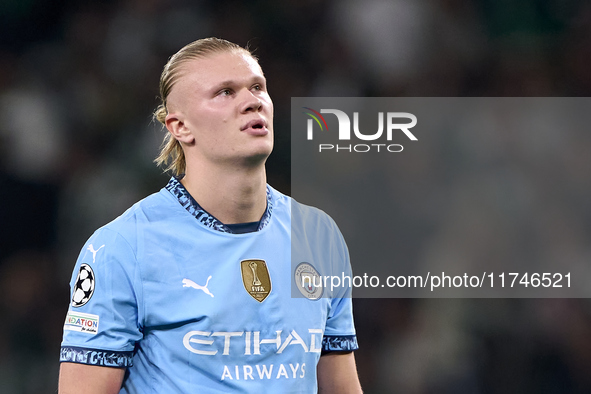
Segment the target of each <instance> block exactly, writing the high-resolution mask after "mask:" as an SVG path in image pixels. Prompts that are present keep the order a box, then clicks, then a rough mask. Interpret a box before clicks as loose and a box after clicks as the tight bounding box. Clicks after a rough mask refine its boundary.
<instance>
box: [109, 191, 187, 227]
mask: <svg viewBox="0 0 591 394" xmlns="http://www.w3.org/2000/svg"><path fill="white" fill-rule="evenodd" d="M177 205H178V204H174V199H173V198H172V196H171V195H170V193H168V191H167V190H166V189H161V190H160V191H158V192H156V193H153V194H151V195H149V196H147V197H145V198H143V199H141V200H139V201H138V202H136V203H135V204H133V205H132V206H131V207H129V208H128V209H127V210H126V211H125V212H123V213H122V214H121V215H120V216H118V217H117V218H115V219H114V220H112V221H111V222H109V223H107V224H105V225H104V226H102V227H101V228H100V229H99V231H100V230H103V229H104V230H111V231H114V232H117V233H120V234H122V235H126V234H130V233H131V234H133V233H135V232H136V231H137V227H138V226H144V225H149V224H153V223H158V222H160V221H162V220H166V219H167V218H170V217H171V214H173V213H174V212H175V211H176V208H177Z"/></svg>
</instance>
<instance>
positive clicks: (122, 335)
mask: <svg viewBox="0 0 591 394" xmlns="http://www.w3.org/2000/svg"><path fill="white" fill-rule="evenodd" d="M140 279H141V275H140V272H139V269H138V264H137V261H136V255H135V253H134V249H133V247H132V246H131V245H130V243H129V242H128V241H127V240H126V239H125V238H123V236H121V235H120V234H119V233H118V232H116V231H113V230H111V229H108V228H102V229H99V230H97V232H96V233H95V234H94V235H93V236H92V237H91V238H90V239H89V240H88V242H87V243H86V244H85V245H84V247H83V248H82V251H81V252H80V255H79V257H78V261H77V262H76V266H75V268H74V272H73V274H72V279H71V281H70V296H71V298H70V305H69V308H68V313H67V315H66V320H65V322H64V335H63V341H62V347H61V352H60V362H74V363H82V364H89V365H99V366H109V367H128V366H131V365H132V359H133V350H134V348H135V344H136V342H137V341H139V340H140V339H141V338H142V327H141V324H140V321H141V315H142V314H141V309H140V305H142V302H141V300H142V292H141V280H140Z"/></svg>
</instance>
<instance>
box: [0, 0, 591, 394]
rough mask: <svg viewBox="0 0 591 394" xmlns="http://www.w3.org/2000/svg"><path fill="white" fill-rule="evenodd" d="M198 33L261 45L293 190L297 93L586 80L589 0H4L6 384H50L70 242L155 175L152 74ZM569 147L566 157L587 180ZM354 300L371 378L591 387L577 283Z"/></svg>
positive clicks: (378, 385) (146, 187)
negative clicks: (568, 293)
mask: <svg viewBox="0 0 591 394" xmlns="http://www.w3.org/2000/svg"><path fill="white" fill-rule="evenodd" d="M207 36H218V37H222V38H226V39H228V40H231V41H234V42H236V43H239V44H241V45H245V44H247V43H248V44H249V45H250V47H251V48H255V49H256V55H257V56H258V57H259V58H260V63H261V65H262V67H263V69H264V71H265V73H266V76H267V79H268V82H269V88H270V92H271V95H272V97H273V99H274V102H275V111H276V113H275V131H276V148H275V151H274V153H273V155H272V157H271V158H270V159H269V165H268V175H269V182H270V183H271V184H272V185H273V186H275V187H276V188H278V189H279V190H281V191H283V192H285V193H288V194H289V193H290V146H289V140H290V138H289V133H290V130H289V129H290V98H291V97H295V96H384V97H391V96H454V97H455V96H589V93H590V92H591V71H590V66H589V65H590V64H591V3H589V2H588V1H584V0H580V1H575V0H520V1H510V0H465V1H460V0H391V1H387V0H365V1H362V0H341V1H338V0H286V1H270V0H259V1H250V2H248V1H232V0H220V1H212V0H203V1H188V0H187V1H181V0H121V1H114V0H101V1H99V0H86V1H83V0H1V2H0V293H1V294H0V295H1V296H0V314H1V317H0V393H2V394H13V393H14V394H17V393H18V394H21V393H23V394H41V393H52V392H55V391H56V389H57V376H58V367H59V366H58V362H57V361H58V356H59V346H60V340H61V331H62V325H63V321H64V317H65V313H66V310H67V304H68V301H69V294H68V293H69V291H68V282H69V278H70V275H71V270H72V268H73V266H74V263H75V260H76V257H77V255H78V252H79V250H80V248H81V247H82V245H83V243H84V242H85V240H86V239H87V238H88V237H89V236H90V235H91V233H92V232H93V231H94V230H95V229H96V228H98V227H99V226H101V225H103V224H105V223H107V222H109V221H110V220H112V219H113V218H115V217H116V216H118V215H119V214H121V213H122V212H123V211H124V210H125V209H127V208H128V207H129V206H130V205H131V204H133V203H134V202H136V201H137V200H139V199H141V198H142V197H144V196H146V195H147V194H149V193H152V192H154V191H157V190H158V189H160V188H161V187H162V186H163V185H164V184H165V183H166V181H167V179H168V176H167V175H165V174H162V172H161V171H160V170H159V169H157V168H156V167H155V166H154V165H153V164H152V160H153V158H154V157H155V156H156V154H157V151H158V146H159V144H160V142H161V140H162V135H163V132H162V130H161V128H160V127H159V126H158V125H157V124H155V123H154V122H153V121H152V118H151V113H152V111H153V109H154V108H155V107H156V106H157V104H158V100H157V94H158V80H159V75H160V71H161V69H162V67H163V65H164V63H165V62H166V61H167V59H168V57H169V56H170V55H171V54H173V53H174V52H176V51H177V50H178V49H179V48H180V47H182V46H183V45H185V44H187V43H188V42H190V41H193V40H195V39H197V38H202V37H207ZM577 145H578V144H577V141H571V142H570V143H569V144H567V145H565V148H564V149H568V150H569V151H568V152H565V157H568V158H569V160H568V162H567V163H566V164H565V165H566V166H567V167H566V169H567V170H569V171H572V172H573V174H575V176H576V179H578V180H579V183H578V184H577V185H578V187H581V188H584V189H581V190H585V191H588V189H589V188H590V187H591V185H589V181H588V180H589V179H591V178H589V177H588V176H587V175H589V169H588V168H587V166H589V164H590V163H589V159H588V157H589V154H588V152H586V151H581V149H577ZM513 153H514V154H515V152H513ZM519 153H520V152H517V154H519ZM527 153H528V152H523V154H527ZM546 170H547V168H546V167H545V166H543V165H542V166H539V170H538V171H539V174H538V175H539V176H540V177H544V176H545V172H544V171H546ZM569 190H570V189H569ZM572 190H574V191H573V192H574V193H576V189H572ZM545 214H546V213H545V212H540V215H541V216H544V215H545ZM550 214H551V215H552V214H553V215H554V216H551V217H550V218H549V219H548V220H540V223H539V227H540V231H547V236H548V238H549V239H554V238H556V237H558V239H561V240H563V241H564V242H570V241H572V240H573V238H574V240H575V242H577V245H585V247H584V248H582V250H581V248H579V249H577V250H578V251H579V252H580V256H578V257H580V258H581V263H582V264H588V263H589V261H590V259H589V258H590V257H591V246H590V245H591V244H590V243H589V235H590V233H591V231H590V227H591V224H590V223H589V222H588V221H585V220H576V219H577V217H576V214H574V215H571V216H574V217H568V218H566V219H568V220H566V219H564V218H563V217H562V216H561V213H560V212H554V213H552V212H550ZM563 219H564V220H563ZM401 220H403V218H402V219H401ZM573 223H574V224H576V226H573V225H571V224H573ZM557 224H558V225H557ZM565 231H566V235H565ZM561 237H562V238H561ZM474 247H476V248H477V247H478V245H476V246H474ZM558 257H560V256H558ZM354 302H355V309H356V313H355V316H356V323H357V328H358V336H359V342H360V346H361V349H360V350H359V351H358V352H357V361H358V365H359V374H360V378H361V381H362V384H363V387H364V389H365V392H366V393H368V394H372V393H393V392H397V393H410V394H427V393H591V373H589V371H591V308H590V307H591V305H590V304H589V301H588V300H586V299H572V300H568V299H547V300H525V299H490V300H474V299H461V300H445V299H415V300H412V299H376V300H367V299H363V300H354Z"/></svg>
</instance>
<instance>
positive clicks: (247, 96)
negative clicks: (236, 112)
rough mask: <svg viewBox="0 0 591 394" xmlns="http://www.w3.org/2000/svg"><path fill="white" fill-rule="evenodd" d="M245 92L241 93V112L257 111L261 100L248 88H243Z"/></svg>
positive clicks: (259, 108) (261, 103)
mask: <svg viewBox="0 0 591 394" xmlns="http://www.w3.org/2000/svg"><path fill="white" fill-rule="evenodd" d="M244 91H245V92H246V93H243V94H242V96H243V101H242V103H241V104H240V105H241V112H249V111H252V112H258V111H260V110H261V108H262V107H263V102H262V101H261V99H260V98H259V97H257V96H256V95H255V94H253V93H252V92H251V91H250V90H247V89H244Z"/></svg>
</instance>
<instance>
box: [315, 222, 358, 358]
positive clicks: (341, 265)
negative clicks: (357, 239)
mask: <svg viewBox="0 0 591 394" xmlns="http://www.w3.org/2000/svg"><path fill="white" fill-rule="evenodd" d="M328 219H329V221H330V225H331V234H332V237H333V240H332V242H331V245H332V246H333V248H332V250H331V256H332V265H333V268H332V269H331V271H332V272H331V275H336V276H337V277H341V278H347V277H348V278H352V271H351V262H350V258H349V250H348V248H347V244H346V243H345V240H344V238H343V235H342V234H341V232H340V230H339V229H338V227H337V225H336V223H335V222H334V221H333V220H332V218H330V217H328ZM342 283H345V281H342ZM349 283H350V282H349ZM358 348H359V346H358V343H357V336H356V333H355V324H354V321H353V304H352V299H351V286H350V285H346V286H341V287H339V288H338V289H337V290H336V292H335V293H334V294H332V298H331V299H330V312H329V315H328V319H327V321H326V328H325V331H324V337H323V339H322V352H323V353H327V352H349V351H353V350H357V349H358Z"/></svg>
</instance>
